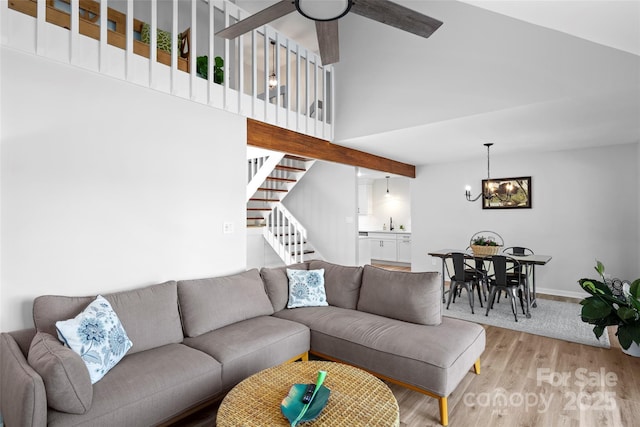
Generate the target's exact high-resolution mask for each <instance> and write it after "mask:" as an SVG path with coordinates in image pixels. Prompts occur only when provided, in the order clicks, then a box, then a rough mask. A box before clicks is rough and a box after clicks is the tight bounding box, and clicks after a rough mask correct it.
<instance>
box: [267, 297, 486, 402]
mask: <svg viewBox="0 0 640 427" xmlns="http://www.w3.org/2000/svg"><path fill="white" fill-rule="evenodd" d="M274 316H277V317H279V318H282V319H287V320H292V321H295V322H301V323H303V324H305V325H307V326H309V328H310V329H311V351H314V352H318V353H319V354H323V355H327V356H330V357H332V358H335V359H338V360H342V361H344V362H346V363H349V364H352V365H354V366H359V367H362V368H364V369H367V370H370V371H373V372H376V373H378V374H381V375H384V376H387V377H389V378H393V379H396V380H399V381H402V382H404V383H407V384H410V385H412V386H415V387H419V388H421V389H423V390H428V391H430V392H432V393H435V394H437V395H439V396H448V395H449V394H450V393H451V392H452V391H453V390H454V389H455V388H456V386H457V385H458V384H459V383H460V381H461V380H462V378H464V376H465V375H466V374H467V372H469V369H470V367H471V366H472V365H473V363H474V362H475V361H476V360H477V359H478V358H479V357H480V356H481V355H482V352H483V351H484V349H485V344H486V336H485V331H484V328H483V327H482V326H481V325H478V324H476V323H472V322H466V321H464V320H458V319H452V318H449V317H444V318H443V319H442V323H441V324H440V325H438V326H427V325H418V324H415V323H409V322H404V321H401V320H395V319H389V318H387V317H383V316H378V315H376V314H370V313H365V312H362V311H357V310H345V309H342V308H339V307H309V308H299V309H295V310H282V311H280V312H278V313H276V314H274Z"/></svg>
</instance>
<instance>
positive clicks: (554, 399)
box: [181, 296, 640, 427]
mask: <svg viewBox="0 0 640 427" xmlns="http://www.w3.org/2000/svg"><path fill="white" fill-rule="evenodd" d="M540 297H541V299H542V298H544V296H540ZM610 329H611V328H610ZM485 330H486V334H487V345H486V350H485V352H484V354H483V355H482V358H481V374H480V375H475V374H474V373H473V372H472V371H469V373H468V374H467V375H466V376H465V378H464V379H463V380H462V382H461V383H460V385H458V387H457V388H456V389H455V391H454V392H453V393H452V394H451V395H450V396H449V425H450V426H464V427H468V426H469V427H470V426H478V427H480V426H482V427H485V426H509V427H512V426H544V427H547V426H554V427H556V426H558V427H559V426H572V427H573V426H579V427H591V426H593V427H604V426H611V427H632V426H638V425H640V358H634V357H631V356H627V355H626V354H624V353H622V351H620V348H619V344H618V340H617V338H616V337H615V335H614V332H615V331H611V330H610V331H609V337H610V339H611V349H603V348H596V347H591V346H587V345H582V344H576V343H570V342H566V341H562V340H556V339H552V338H546V337H540V336H537V335H531V334H527V333H524V332H517V331H512V330H509V329H502V328H497V327H494V326H485ZM452 339H455V337H452ZM389 387H390V388H391V390H392V391H393V394H394V395H395V397H396V399H397V400H398V404H399V406H400V425H401V426H404V427H426V426H437V425H440V424H439V421H438V420H439V418H438V413H439V412H438V402H437V401H436V400H435V399H433V398H430V397H428V396H424V395H422V394H420V393H418V392H415V391H411V390H407V389H404V388H402V387H400V386H396V385H393V384H390V385H389ZM215 412H216V408H215V407H213V408H210V409H209V410H207V411H203V412H201V413H199V414H197V415H196V416H194V417H192V418H191V419H189V420H188V421H185V422H183V423H181V425H188V426H205V425H206V426H213V425H215Z"/></svg>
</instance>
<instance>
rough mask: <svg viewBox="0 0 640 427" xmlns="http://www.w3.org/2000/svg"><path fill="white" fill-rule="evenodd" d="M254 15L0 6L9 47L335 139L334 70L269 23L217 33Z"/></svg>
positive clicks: (158, 8)
mask: <svg viewBox="0 0 640 427" xmlns="http://www.w3.org/2000/svg"><path fill="white" fill-rule="evenodd" d="M247 16H249V14H248V13H247V12H245V11H243V10H241V9H240V8H238V7H237V6H236V5H235V4H233V3H230V2H228V1H226V0H209V1H208V2H206V1H204V0H148V1H134V0H117V1H116V0H9V1H8V2H0V24H1V25H0V27H1V32H2V44H3V45H5V46H9V47H12V48H16V49H20V50H23V51H26V52H29V53H33V54H35V55H38V56H43V57H47V58H49V59H54V60H58V61H61V62H64V63H68V64H71V65H74V66H78V67H82V68H85V69H88V70H91V71H95V72H99V73H102V74H105V75H108V76H111V77H116V78H119V79H122V80H126V81H129V82H132V83H136V84H139V85H142V86H145V87H149V88H152V89H155V90H159V91H163V92H166V93H169V94H172V95H175V96H180V97H183V98H187V99H190V100H192V101H195V102H199V103H202V104H206V105H209V106H212V107H216V108H221V109H225V110H228V111H231V112H234V113H237V114H241V115H243V116H246V117H250V118H253V119H256V120H260V121H263V122H267V123H270V124H274V125H277V126H280V127H284V128H287V129H291V130H295V131H297V132H301V133H305V134H308V135H313V136H316V137H319V138H323V139H327V140H332V139H333V111H334V109H333V104H334V102H333V100H334V87H335V85H334V83H333V82H334V73H333V67H332V66H322V65H321V63H320V62H321V61H320V58H319V56H318V55H316V54H315V53H313V52H310V51H309V50H307V49H306V48H304V47H303V46H300V45H299V44H297V43H296V42H295V41H294V40H291V39H288V38H286V37H285V36H284V35H282V34H280V33H278V32H276V31H275V30H274V29H273V28H271V27H269V26H263V27H260V28H258V29H256V30H253V31H251V32H249V33H247V34H245V35H242V36H240V37H238V38H237V39H234V40H226V39H222V38H220V37H216V36H215V33H216V32H217V31H220V30H221V29H223V28H225V27H226V26H228V25H231V24H233V23H235V22H237V21H238V20H241V19H243V18H246V17H247ZM158 30H160V32H159V33H158ZM172 34H180V35H181V37H180V38H179V39H178V37H172V36H171V35H172ZM145 35H148V37H146V38H145ZM217 58H220V59H221V60H222V62H220V61H219V60H217ZM272 73H275V74H276V79H277V82H278V83H277V84H276V85H275V86H274V87H270V86H269V75H270V74H272ZM325 107H326V108H325Z"/></svg>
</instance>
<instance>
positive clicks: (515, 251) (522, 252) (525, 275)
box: [498, 246, 537, 307]
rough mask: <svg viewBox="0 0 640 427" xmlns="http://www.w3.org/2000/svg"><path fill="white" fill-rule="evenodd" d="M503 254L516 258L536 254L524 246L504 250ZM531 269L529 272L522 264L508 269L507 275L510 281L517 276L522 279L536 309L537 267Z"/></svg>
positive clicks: (532, 266) (533, 266)
mask: <svg viewBox="0 0 640 427" xmlns="http://www.w3.org/2000/svg"><path fill="white" fill-rule="evenodd" d="M502 253H503V254H506V255H516V256H527V255H534V252H533V251H532V250H531V249H529V248H525V247H524V246H510V247H508V248H504V249H503V250H502ZM530 268H531V270H530V271H529V267H527V266H524V265H522V264H521V265H520V266H519V267H518V268H515V266H511V268H508V269H507V275H508V277H509V278H510V279H514V280H515V279H516V276H517V278H519V279H520V281H521V282H522V284H523V285H524V286H525V289H527V290H528V291H529V293H530V294H531V295H529V299H530V300H531V301H532V302H533V304H532V306H533V307H536V306H537V304H536V281H535V277H536V270H535V265H531V267H530ZM529 274H531V279H529ZM498 302H500V300H499V299H498Z"/></svg>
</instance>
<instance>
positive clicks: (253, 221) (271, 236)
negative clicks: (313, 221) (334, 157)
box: [247, 147, 318, 265]
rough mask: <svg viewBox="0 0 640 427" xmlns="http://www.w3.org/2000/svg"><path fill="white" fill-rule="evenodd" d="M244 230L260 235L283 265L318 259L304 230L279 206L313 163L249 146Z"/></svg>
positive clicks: (283, 207) (282, 206)
mask: <svg viewBox="0 0 640 427" xmlns="http://www.w3.org/2000/svg"><path fill="white" fill-rule="evenodd" d="M247 157H248V167H247V172H248V181H249V182H248V184H247V227H263V236H264V238H265V240H266V241H267V242H268V243H269V245H270V246H271V247H272V248H273V249H274V251H276V253H277V254H278V256H279V257H280V259H282V261H283V262H284V263H285V264H287V265H288V264H293V263H297V262H302V261H305V260H307V259H310V258H317V257H318V255H317V253H316V251H315V249H314V248H313V247H312V246H311V245H310V244H309V243H308V241H307V230H306V228H304V226H303V225H302V224H300V222H299V221H298V220H297V219H296V218H295V217H294V216H293V215H292V214H291V212H289V211H288V210H287V209H286V208H285V206H284V205H283V204H282V200H283V199H284V198H285V197H286V196H287V194H289V192H290V191H291V189H292V188H293V187H294V186H295V185H296V184H297V183H298V182H299V181H300V179H302V177H303V176H304V174H305V173H306V172H307V171H308V170H309V168H310V167H311V166H312V165H313V163H314V162H315V160H313V159H307V158H303V157H298V156H293V155H289V154H282V153H278V152H274V151H269V150H264V149H259V148H255V147H248V155H247Z"/></svg>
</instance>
